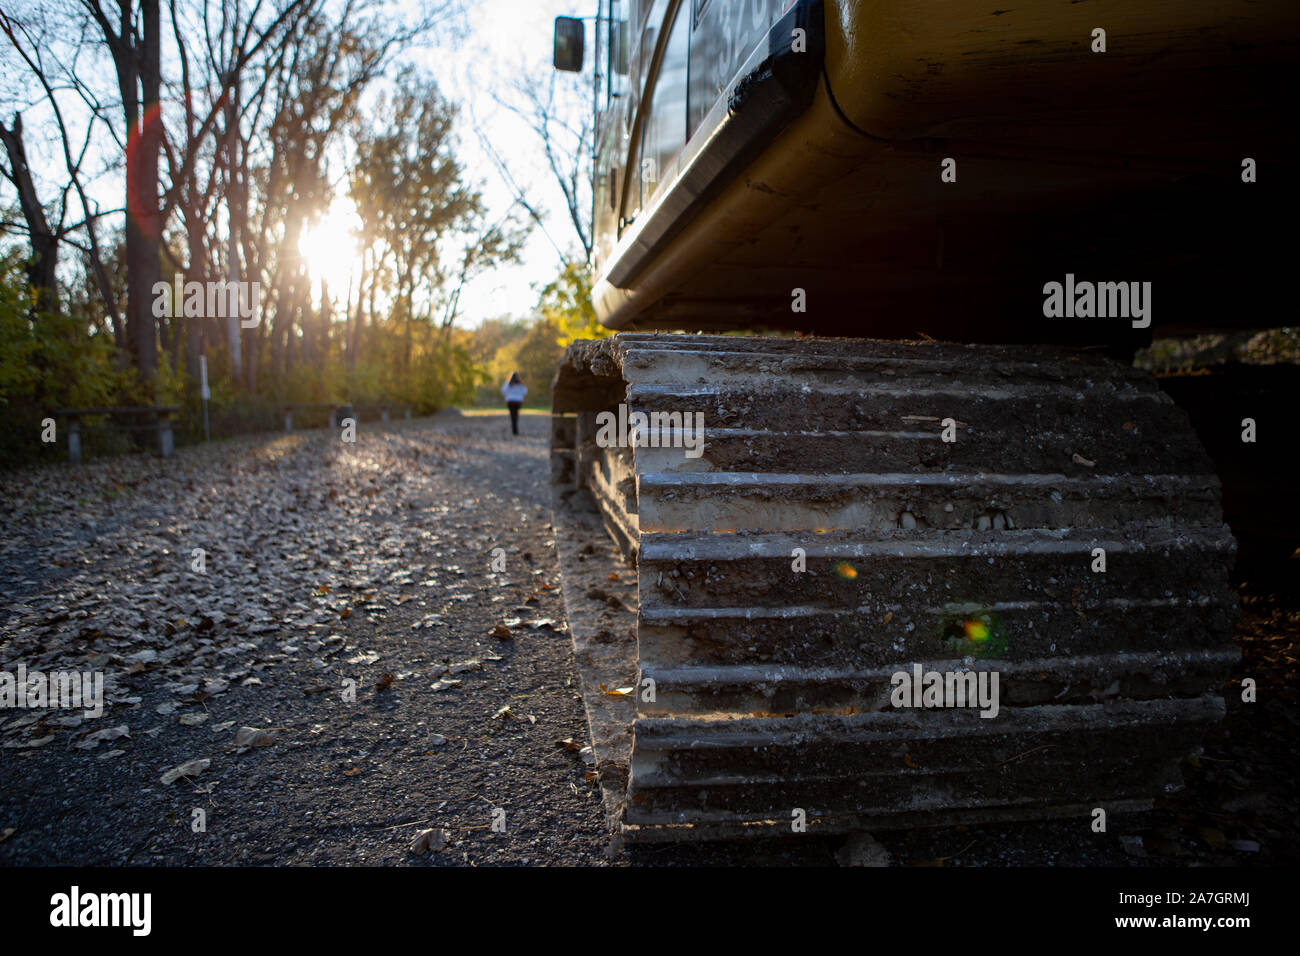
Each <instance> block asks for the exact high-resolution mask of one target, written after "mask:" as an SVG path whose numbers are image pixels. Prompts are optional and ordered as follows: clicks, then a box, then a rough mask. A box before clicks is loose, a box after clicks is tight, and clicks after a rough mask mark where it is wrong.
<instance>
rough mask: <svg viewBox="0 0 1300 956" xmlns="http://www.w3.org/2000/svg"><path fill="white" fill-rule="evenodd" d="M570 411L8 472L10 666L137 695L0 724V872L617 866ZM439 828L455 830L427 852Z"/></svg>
mask: <svg viewBox="0 0 1300 956" xmlns="http://www.w3.org/2000/svg"><path fill="white" fill-rule="evenodd" d="M546 429H547V425H546V419H545V418H544V417H542V416H524V419H523V430H524V434H523V435H522V436H520V437H519V438H518V439H512V438H511V437H510V436H509V434H508V432H509V427H508V424H507V422H506V420H505V417H504V416H495V415H494V416H488V417H467V418H463V419H460V418H458V417H456V416H450V417H445V416H440V417H439V418H438V419H435V420H433V421H430V422H414V423H409V424H408V423H401V424H398V425H394V426H392V427H391V428H388V429H387V430H384V431H381V430H380V429H379V428H378V426H376V427H375V428H366V427H364V426H363V427H362V429H361V430H360V433H359V435H358V439H357V442H356V444H355V445H354V446H346V445H343V444H342V443H341V442H339V441H338V440H337V438H334V437H332V436H330V435H328V434H327V433H326V432H324V431H315V432H306V433H300V434H295V435H292V436H285V437H281V438H274V439H267V438H262V439H258V440H249V441H240V442H229V443H222V444H219V445H216V446H211V447H209V448H200V449H187V450H183V451H181V452H180V453H179V454H178V455H177V457H176V458H175V459H173V460H172V461H170V462H160V461H155V460H153V459H149V458H144V457H131V458H122V459H106V460H101V461H96V462H93V463H91V464H90V465H89V466H88V467H84V468H82V469H78V470H73V469H69V468H58V469H49V470H48V471H45V472H41V473H27V474H25V475H23V476H22V477H21V479H17V480H11V481H8V482H6V483H5V484H4V487H3V493H4V495H5V499H6V500H7V502H8V510H6V512H5V513H4V515H3V518H2V519H0V520H2V527H0V541H2V542H3V544H0V568H3V570H4V583H3V586H2V587H3V594H0V598H2V599H3V607H4V617H3V620H2V623H0V628H2V631H0V634H2V640H3V643H0V661H3V663H4V667H5V669H8V670H10V671H12V670H13V669H14V667H15V666H16V664H17V663H18V662H19V661H22V662H25V663H26V664H27V666H28V668H29V670H32V669H36V668H38V667H39V668H42V669H45V670H55V669H69V668H70V669H82V670H85V669H89V668H92V667H93V668H96V669H100V670H102V671H104V673H105V675H106V680H107V683H108V688H107V691H106V697H107V698H108V699H109V700H110V701H112V703H111V704H110V706H109V707H108V708H107V710H106V711H105V713H104V715H103V716H102V717H100V718H99V719H85V720H80V721H78V720H77V716H76V715H77V714H79V712H77V711H21V710H20V711H13V710H10V711H4V712H2V714H0V716H2V717H3V719H0V724H3V727H0V740H3V744H4V745H3V748H0V833H2V832H6V831H8V830H9V829H10V828H12V833H10V834H9V835H8V836H7V837H6V838H5V839H4V840H3V842H0V862H2V863H6V864H53V863H66V864H104V865H122V864H226V863H234V864H246V863H272V862H274V863H280V864H302V863H338V864H393V863H402V862H408V861H411V862H421V863H429V862H432V863H444V864H462V865H463V864H478V863H501V862H518V863H560V862H563V863H571V864H574V863H593V862H600V861H603V859H604V856H603V854H604V851H605V848H606V846H607V842H608V841H607V839H606V837H605V835H604V833H603V832H602V826H603V819H602V814H601V809H600V805H599V796H598V792H597V789H596V787H595V786H594V785H593V784H592V783H589V782H587V781H586V780H585V779H584V776H585V774H586V772H587V767H586V765H585V763H584V759H583V755H582V754H581V753H580V752H574V751H571V750H569V749H567V748H566V747H565V746H563V745H560V744H557V741H561V740H573V741H574V742H575V743H576V744H579V745H580V744H585V742H586V741H585V737H586V732H585V725H584V722H583V711H582V706H581V702H580V700H579V699H578V697H577V693H576V691H575V689H574V679H573V668H572V657H571V652H570V645H569V640H568V634H567V633H566V631H565V626H564V623H563V618H564V614H563V607H562V603H561V600H560V597H559V591H558V589H557V588H556V586H555V585H556V581H557V576H556V575H557V572H556V567H555V563H554V556H553V550H552V547H551V544H552V533H551V529H550V517H549V509H548V498H547V490H546V486H545V474H546V468H547V464H546V437H545V436H546ZM90 515H93V516H96V517H94V518H91V517H83V516H90ZM194 548H203V549H205V551H206V555H205V559H204V563H205V571H204V572H203V573H199V572H196V571H195V570H193V567H192V564H193V560H194V557H193V553H192V552H193V549H194ZM497 548H500V549H503V553H502V552H497V554H496V557H498V558H500V557H502V556H504V560H505V568H506V570H505V571H504V572H499V571H493V570H492V567H491V565H492V562H493V558H494V554H493V552H494V549H497ZM498 567H500V564H499V563H498ZM498 627H503V628H504V631H502V632H500V633H502V634H504V633H507V632H508V634H509V637H508V639H505V638H503V637H501V636H496V635H494V634H493V631H494V629H496V628H498ZM457 665H459V666H457ZM348 680H352V681H355V694H354V695H351V694H348V693H347V692H346V688H347V686H348V685H347V684H346V683H345V682H346V681H348ZM452 682H457V683H452ZM435 687H440V688H442V689H437V690H435V689H434V688H435ZM352 696H354V698H355V699H354V700H349V699H348V698H349V697H352ZM502 708H507V709H506V710H504V711H503V710H502ZM15 714H17V715H18V716H16V717H15V716H14V715H15ZM42 714H45V715H48V716H49V718H50V719H45V720H40V719H33V718H39V716H40V715H42ZM61 722H64V723H69V724H75V726H66V727H63V726H52V724H58V723H61ZM119 727H120V728H125V734H126V735H123V736H116V737H115V738H114V739H107V740H103V741H95V740H93V739H91V734H92V733H94V732H102V731H103V730H105V729H106V728H119ZM241 727H250V728H254V729H258V730H266V731H268V736H269V737H270V739H271V740H272V743H271V744H270V745H269V746H254V747H237V746H236V745H235V741H236V734H237V732H238V731H239V729H240V728H241ZM103 736H113V734H111V733H110V734H108V735H103ZM196 760H197V761H202V760H209V761H211V763H210V764H209V765H208V766H206V767H205V768H204V769H202V770H201V771H199V772H194V773H193V776H182V777H180V778H179V779H177V780H175V781H174V782H171V783H163V782H162V778H163V775H164V772H165V771H167V770H169V769H171V768H175V767H177V766H180V765H182V764H185V763H187V762H189V761H196ZM196 810H202V811H204V815H205V817H206V819H205V821H204V822H205V826H206V830H205V832H194V827H193V822H194V819H195V816H196V815H195V811H196ZM494 820H496V821H497V829H496V830H493V829H492V826H493V822H494ZM502 827H503V828H504V829H503V830H502ZM422 828H435V829H438V830H442V829H445V830H446V831H447V833H446V836H447V837H448V839H447V844H446V846H445V848H444V849H442V850H441V851H438V852H435V853H431V854H425V855H422V856H420V857H416V856H415V855H413V854H411V853H410V852H409V850H408V847H409V845H410V843H411V842H412V839H413V838H414V837H415V835H416V834H417V833H418V832H419V831H420V830H421V829H422ZM435 842H437V841H436V840H435Z"/></svg>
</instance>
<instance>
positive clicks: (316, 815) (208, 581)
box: [0, 413, 1300, 866]
mask: <svg viewBox="0 0 1300 956" xmlns="http://www.w3.org/2000/svg"><path fill="white" fill-rule="evenodd" d="M521 427H522V430H523V434H522V435H521V436H519V437H517V438H515V437H512V436H511V435H510V434H509V425H508V419H507V418H506V416H505V414H504V413H500V414H490V415H469V416H464V417H461V416H460V415H459V414H457V413H447V414H444V415H440V416H437V417H435V418H434V419H430V420H425V421H416V422H409V423H394V424H392V425H386V426H380V425H378V424H376V425H364V424H363V426H362V427H361V428H360V429H359V432H358V435H357V441H356V443H355V445H347V444H344V443H342V442H340V440H339V438H338V436H337V435H336V434H333V433H330V432H327V431H325V430H317V431H311V432H302V433H297V434H294V435H289V436H263V437H259V438H251V439H242V440H237V441H230V442H220V443H215V444H213V445H210V446H206V447H199V448H190V449H182V450H180V451H179V452H178V453H177V455H176V457H175V458H173V459H171V460H169V461H158V460H156V459H153V458H149V457H145V456H130V457H125V458H116V459H100V460H95V461H91V462H89V463H88V464H87V465H85V466H82V467H80V468H75V469H74V468H71V467H66V466H61V467H51V468H44V469H39V470H31V471H26V472H22V473H19V474H15V475H10V476H7V477H6V478H5V479H3V480H2V481H0V501H3V505H0V668H2V669H4V670H8V671H11V672H12V671H13V670H14V668H15V667H16V666H17V664H18V663H20V662H21V663H24V664H26V666H27V668H28V670H29V671H31V670H37V669H41V670H44V671H53V670H60V669H77V670H82V671H86V670H99V671H102V672H103V673H104V675H105V681H106V689H105V696H106V698H107V699H108V700H109V701H110V704H109V706H108V708H107V709H106V711H105V713H104V715H103V716H102V717H99V718H97V719H86V718H79V716H78V715H79V713H80V712H79V711H70V710H39V711H38V710H3V711H0V744H2V745H3V746H0V864H3V865H10V866H12V865H49V864H83V865H109V866H116V865H160V864H171V865H227V864H245V865H246V864H263V865H265V864H279V865H301V864H336V865H357V864H361V865H396V864H411V865H420V866H426V865H481V864H534V865H546V864H550V865H593V864H599V865H606V864H614V865H625V864H647V865H663V864H714V865H716V864H777V865H789V864H792V863H833V862H835V860H836V854H837V852H839V853H840V854H841V856H842V855H843V848H842V847H840V845H839V843H838V841H831V840H822V839H817V838H814V837H811V836H803V837H791V838H789V839H786V840H782V841H765V842H762V843H757V842H754V843H741V844H733V845H719V844H704V845H698V846H650V847H634V848H631V849H629V850H627V851H625V852H623V853H621V854H618V855H615V856H612V857H611V856H609V855H608V847H609V839H608V836H607V834H606V833H605V831H604V816H603V812H602V808H601V805H600V798H599V792H598V789H597V787H596V785H595V783H594V782H593V781H591V780H589V779H588V777H589V773H590V767H589V766H588V764H587V762H586V755H585V754H584V753H582V751H581V748H582V746H584V745H585V744H586V743H587V732H586V727H585V722H584V716H583V709H582V704H581V701H580V699H579V697H578V693H577V683H576V678H575V675H574V667H573V660H572V652H571V646H570V641H569V635H568V633H567V630H566V625H565V623H564V608H563V605H562V601H561V598H560V590H559V588H558V586H557V585H558V583H559V578H558V569H557V567H556V563H555V553H554V546H553V545H554V542H553V537H554V534H553V530H552V528H551V523H550V520H551V519H550V511H549V504H550V497H549V490H548V488H547V484H546V482H547V474H548V466H547V460H546V456H547V444H548V442H547V433H548V419H547V418H546V416H543V415H528V414H526V415H524V416H522V418H521ZM200 548H201V549H203V551H204V565H203V569H202V570H201V571H200V570H195V566H194V561H195V556H194V549H200ZM497 548H500V549H502V550H501V551H500V552H496V551H495V550H494V549H497ZM502 557H504V560H505V570H504V571H502V570H494V569H493V562H494V559H495V560H496V561H497V568H498V569H499V568H500V560H501V558H502ZM1291 564H1292V565H1294V564H1296V562H1291ZM1283 570H1284V571H1285V570H1286V569H1283ZM622 573H624V574H631V572H630V571H626V570H625V571H623V572H622ZM1294 579H1295V574H1294V569H1292V570H1291V572H1290V573H1289V577H1286V578H1284V579H1279V580H1280V583H1266V584H1265V585H1253V586H1252V588H1248V589H1247V592H1246V603H1245V608H1244V610H1245V615H1244V617H1243V620H1242V624H1241V626H1240V627H1239V628H1238V640H1239V641H1240V642H1241V643H1242V645H1243V647H1244V649H1245V654H1246V656H1245V659H1244V660H1243V662H1242V665H1241V666H1240V667H1239V668H1238V671H1239V673H1238V674H1236V675H1234V684H1232V685H1229V686H1228V687H1226V688H1225V691H1229V690H1231V691H1232V693H1230V694H1229V695H1228V707H1229V717H1228V721H1227V722H1226V724H1225V726H1224V727H1223V728H1222V729H1221V730H1220V731H1217V732H1216V733H1215V735H1213V736H1212V738H1211V739H1210V740H1209V741H1208V742H1207V747H1206V754H1205V757H1204V759H1202V760H1197V761H1194V762H1192V763H1190V764H1189V765H1188V767H1187V776H1188V780H1189V788H1188V789H1187V790H1186V791H1184V793H1182V794H1179V795H1176V796H1175V797H1173V798H1172V799H1170V800H1168V801H1165V802H1163V804H1162V806H1161V808H1160V809H1158V810H1157V811H1155V812H1153V813H1151V814H1141V815H1130V816H1128V817H1125V818H1112V820H1111V821H1110V827H1109V830H1108V832H1107V833H1104V834H1096V833H1093V832H1091V830H1090V828H1089V827H1088V821H1057V822H1053V823H1046V824H1036V825H1023V826H1017V827H1012V826H997V827H983V828H979V827H971V828H951V829H943V830H931V831H917V832H903V833H895V834H878V835H877V838H878V840H879V847H882V848H884V849H885V850H887V851H888V854H889V858H890V861H891V862H892V863H894V864H896V865H897V864H912V865H946V866H966V865H975V866H979V865H995V866H996V865H1017V864H1030V865H1043V864H1055V865H1116V864H1118V865H1139V866H1141V865H1152V864H1160V863H1165V864H1170V863H1172V864H1175V865H1187V864H1201V865H1206V864H1209V865H1216V864H1251V863H1286V862H1295V861H1296V860H1297V858H1298V857H1300V852H1298V850H1297V848H1298V847H1300V841H1297V838H1296V833H1297V831H1298V830H1300V827H1297V825H1296V810H1295V807H1296V805H1297V800H1296V799H1295V798H1296V795H1297V792H1296V790H1297V788H1296V782H1295V777H1294V767H1295V757H1296V748H1295V741H1296V735H1295V728H1296V725H1297V722H1298V719H1297V718H1298V715H1300V709H1298V706H1297V703H1298V700H1300V695H1297V692H1296V677H1295V668H1294V666H1292V662H1293V661H1294V658H1295V656H1296V654H1297V642H1298V639H1300V611H1297V598H1296V594H1297V589H1295V588H1294V587H1293V583H1294ZM1288 582H1290V583H1288ZM502 629H504V630H502ZM1241 676H1254V677H1255V678H1256V679H1257V680H1258V682H1259V685H1260V698H1261V702H1260V704H1243V703H1241V702H1240V701H1238V700H1236V699H1235V697H1236V696H1237V694H1238V691H1237V690H1234V689H1233V688H1235V687H1239V684H1237V683H1235V682H1236V681H1239V679H1240V677H1241ZM349 681H355V695H354V699H349V698H350V697H352V696H353V695H351V694H350V693H349V692H348V691H347V688H348V687H349V686H350V685H349V684H348V682H349ZM452 681H459V683H456V684H453V683H450V682H452ZM503 708H505V709H504V710H503ZM242 727H249V728H255V729H258V730H265V731H267V734H268V736H269V738H270V740H271V743H270V745H269V746H253V747H241V746H236V743H235V741H236V734H237V732H238V731H239V730H240V728H242ZM105 731H107V733H105ZM119 731H121V732H120V733H119ZM97 738H98V739H97ZM203 760H207V761H210V763H208V764H207V765H206V766H203V767H202V769H197V768H195V769H191V770H189V771H187V775H185V776H180V777H179V778H178V779H175V780H174V781H173V782H170V783H164V782H163V779H162V778H163V776H164V774H165V773H166V772H167V771H169V770H172V769H174V768H177V767H178V766H181V765H184V764H187V763H190V762H192V761H203ZM196 810H202V811H203V815H204V817H205V819H204V826H205V829H204V830H202V831H201V832H196V831H195V825H194V822H195V819H196V814H195V811H196ZM494 821H496V823H497V829H493V824H494ZM502 825H503V828H502ZM426 828H432V829H434V830H435V831H437V832H438V837H445V840H446V843H445V846H443V848H442V849H438V850H434V851H433V852H427V853H422V854H419V855H416V854H413V853H412V852H410V849H409V847H410V844H411V841H412V839H413V838H414V837H415V836H416V834H417V833H419V832H420V831H421V830H422V829H426ZM434 842H435V844H436V843H437V842H438V839H437V838H435V841H434ZM873 854H874V855H875V856H876V857H877V858H879V854H878V853H877V852H876V850H875V849H873V850H872V852H871V853H868V854H867V855H868V856H871V855H873Z"/></svg>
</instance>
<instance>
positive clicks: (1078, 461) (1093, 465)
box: [1071, 451, 1097, 468]
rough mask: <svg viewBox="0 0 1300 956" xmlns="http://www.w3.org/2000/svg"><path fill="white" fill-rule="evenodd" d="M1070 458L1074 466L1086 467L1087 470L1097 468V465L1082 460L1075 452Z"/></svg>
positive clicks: (1093, 462) (1085, 459)
mask: <svg viewBox="0 0 1300 956" xmlns="http://www.w3.org/2000/svg"><path fill="white" fill-rule="evenodd" d="M1071 458H1072V460H1073V461H1074V463H1075V464H1076V465H1087V466H1088V467H1089V468H1096V467H1097V463H1096V462H1095V461H1089V460H1088V459H1087V458H1084V457H1083V456H1082V455H1080V454H1079V453H1078V452H1077V451H1076V452H1075V453H1074V454H1073V455H1072V456H1071Z"/></svg>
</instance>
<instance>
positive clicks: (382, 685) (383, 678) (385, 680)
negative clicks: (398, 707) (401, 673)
mask: <svg viewBox="0 0 1300 956" xmlns="http://www.w3.org/2000/svg"><path fill="white" fill-rule="evenodd" d="M395 679H396V678H394V677H393V675H392V674H389V673H388V672H387V671H385V672H384V673H382V674H380V675H379V680H377V681H375V690H388V688H390V687H392V686H393V681H394V680H395Z"/></svg>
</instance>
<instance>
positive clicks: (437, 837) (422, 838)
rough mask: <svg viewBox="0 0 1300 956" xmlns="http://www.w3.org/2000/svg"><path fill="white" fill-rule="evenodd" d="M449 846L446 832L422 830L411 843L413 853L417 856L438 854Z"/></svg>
mask: <svg viewBox="0 0 1300 956" xmlns="http://www.w3.org/2000/svg"><path fill="white" fill-rule="evenodd" d="M446 845H447V831H446V830H421V831H420V832H419V833H417V834H416V835H415V839H414V840H412V841H411V852H412V853H414V854H415V855H416V856H420V855H421V854H424V853H429V852H434V853H436V852H438V851H439V850H441V849H442V848H443V847H445V846H446Z"/></svg>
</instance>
